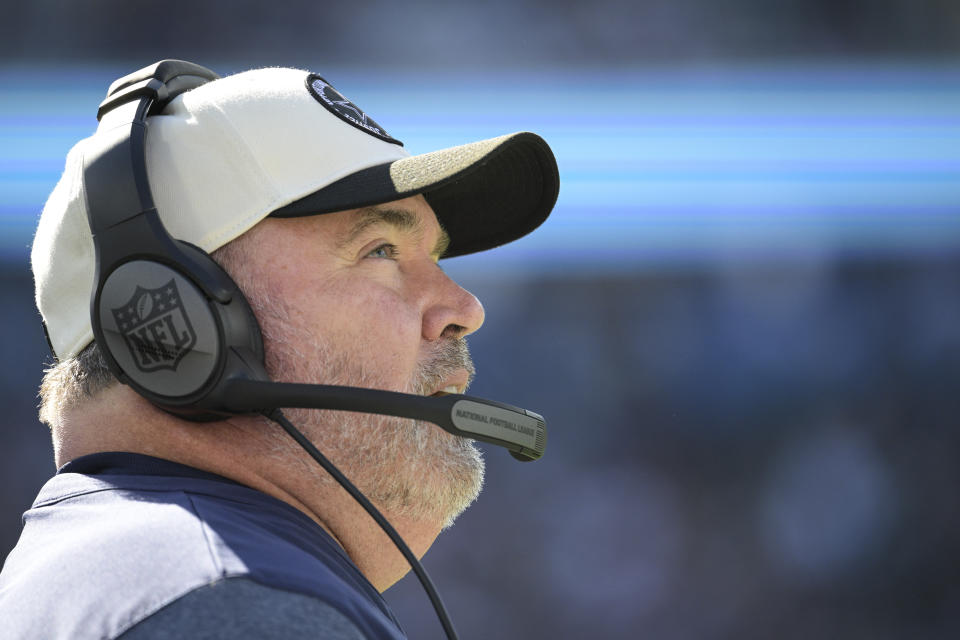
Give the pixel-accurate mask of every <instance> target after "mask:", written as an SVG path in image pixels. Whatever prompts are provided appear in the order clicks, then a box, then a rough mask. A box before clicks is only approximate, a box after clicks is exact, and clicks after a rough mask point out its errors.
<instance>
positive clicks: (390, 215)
mask: <svg viewBox="0 0 960 640" xmlns="http://www.w3.org/2000/svg"><path fill="white" fill-rule="evenodd" d="M358 214H359V217H358V219H357V221H356V222H355V223H354V224H353V226H352V227H350V229H349V230H348V231H347V232H346V233H345V234H344V235H343V237H342V239H341V240H340V242H339V244H340V246H346V245H348V244H350V243H351V242H353V241H354V240H356V239H357V238H358V237H359V236H360V235H361V234H362V233H363V232H364V231H366V230H367V229H369V228H370V227H373V226H376V225H379V224H386V225H389V226H391V227H394V228H395V229H397V230H398V231H401V232H403V233H409V234H411V235H413V236H415V237H417V238H422V237H423V233H424V227H423V221H422V220H421V219H420V217H418V216H417V215H416V214H414V213H413V212H411V211H408V210H406V209H395V208H391V207H382V206H373V207H364V208H363V209H360V210H359V211H358ZM449 246H450V236H449V235H448V234H447V231H446V230H445V229H444V228H443V227H440V235H439V236H438V237H437V242H436V244H434V246H433V251H431V252H430V255H431V256H433V257H435V258H436V259H438V260H439V259H440V258H442V257H443V254H444V253H446V252H447V248H448V247H449Z"/></svg>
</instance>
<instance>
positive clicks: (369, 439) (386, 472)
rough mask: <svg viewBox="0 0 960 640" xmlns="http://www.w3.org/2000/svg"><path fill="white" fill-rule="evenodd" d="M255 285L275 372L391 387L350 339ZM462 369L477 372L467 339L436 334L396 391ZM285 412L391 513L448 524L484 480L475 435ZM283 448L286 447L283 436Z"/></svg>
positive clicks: (416, 390)
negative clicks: (295, 318) (333, 338)
mask: <svg viewBox="0 0 960 640" xmlns="http://www.w3.org/2000/svg"><path fill="white" fill-rule="evenodd" d="M250 293H251V292H250V290H249V288H248V291H247V298H248V300H249V301H250V304H251V306H252V307H253V309H254V311H255V312H256V314H257V317H258V319H259V321H260V325H261V328H262V330H263V336H264V344H265V348H266V365H267V371H268V373H269V374H270V376H271V378H272V379H274V380H278V381H283V382H307V383H313V384H332V385H344V386H354V387H365V388H371V389H383V388H386V387H385V381H383V380H380V379H378V377H377V372H376V371H368V370H366V369H365V368H364V366H363V364H362V363H358V362H356V361H355V360H356V358H355V357H353V358H352V357H351V353H350V351H351V350H350V348H349V347H350V345H333V344H328V343H325V342H324V341H322V340H320V339H319V338H318V337H317V336H315V335H313V334H312V333H311V332H309V331H308V330H306V329H305V328H304V327H301V326H297V325H295V324H294V323H293V322H291V320H290V316H291V314H289V313H288V312H287V310H286V307H285V305H284V304H283V303H282V302H280V301H278V300H275V299H271V297H270V295H269V293H266V292H264V291H260V292H257V293H255V294H254V295H250ZM460 369H466V370H467V371H468V372H469V373H470V377H471V378H472V377H473V374H474V366H473V362H472V360H471V359H470V353H469V351H468V349H467V344H466V341H465V340H464V339H462V338H460V339H444V340H442V341H438V342H437V343H436V344H435V346H434V348H433V352H432V353H431V354H430V355H429V357H428V359H427V360H426V361H425V362H423V363H421V364H420V365H419V367H418V369H417V372H416V374H415V376H414V378H413V379H412V380H410V381H409V383H408V385H407V388H406V389H397V391H403V392H405V393H413V394H417V395H424V394H425V393H429V392H431V391H433V390H434V389H436V388H437V386H438V385H439V384H441V382H442V381H443V380H444V379H445V378H446V377H447V376H448V375H451V374H452V373H454V372H456V371H458V370H460ZM285 413H286V414H287V416H288V418H289V419H290V420H291V422H293V424H294V425H296V426H297V427H298V428H299V429H300V430H301V431H303V433H304V434H305V435H306V436H307V437H308V438H309V439H310V440H311V442H313V443H314V445H315V446H316V447H317V448H318V449H320V451H321V452H323V453H324V455H326V456H327V457H329V458H330V459H331V460H332V461H333V462H334V464H336V465H337V466H338V467H339V468H340V469H341V471H343V473H344V474H346V476H347V477H348V478H349V479H350V480H351V481H352V482H353V483H354V484H356V485H357V487H358V488H359V489H360V490H361V491H362V492H363V493H364V495H366V496H367V497H368V498H369V499H370V500H372V501H373V502H374V504H376V505H377V507H378V508H379V509H380V510H381V511H383V512H384V513H385V515H387V517H388V518H389V517H390V516H400V517H404V518H410V519H413V520H417V521H425V522H434V523H438V524H440V526H441V527H442V528H444V529H446V528H448V527H450V526H451V525H452V524H453V522H454V521H455V520H456V518H457V517H458V516H459V515H460V514H461V513H463V512H464V511H465V510H466V508H467V507H468V506H470V504H471V503H472V502H473V501H474V500H476V498H477V496H479V495H480V491H481V489H482V488H483V478H484V460H483V457H482V455H481V452H480V450H479V449H477V447H476V445H475V444H474V441H473V440H470V439H466V438H461V437H457V436H453V435H451V434H449V433H447V432H445V431H443V430H442V429H441V428H440V427H438V426H436V425H434V424H432V423H429V422H423V421H419V420H410V419H407V418H397V417H392V416H381V415H374V414H364V413H354V412H344V411H319V410H314V409H289V410H286V411H285ZM271 427H272V428H276V426H275V425H271ZM280 435H283V436H284V437H286V436H285V434H282V433H280ZM280 448H284V449H285V448H286V447H285V446H282V445H279V443H278V447H277V449H280ZM279 453H280V451H279V450H277V451H275V454H279ZM298 459H300V460H302V461H303V463H304V465H303V468H302V471H303V472H305V473H309V474H311V475H315V476H318V477H322V478H323V481H324V482H326V483H333V482H334V480H333V479H332V478H330V477H329V476H327V475H326V474H324V473H322V472H321V471H320V470H319V468H318V467H317V466H316V464H315V463H314V462H313V461H312V460H305V459H303V458H302V457H300V458H298Z"/></svg>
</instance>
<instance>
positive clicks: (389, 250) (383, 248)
mask: <svg viewBox="0 0 960 640" xmlns="http://www.w3.org/2000/svg"><path fill="white" fill-rule="evenodd" d="M367 257H368V258H383V259H387V260H393V259H394V258H396V257H397V245H395V244H390V243H385V244H381V245H380V246H378V247H377V248H376V249H374V250H373V251H371V252H370V253H368V254H367Z"/></svg>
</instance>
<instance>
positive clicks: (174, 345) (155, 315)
mask: <svg viewBox="0 0 960 640" xmlns="http://www.w3.org/2000/svg"><path fill="white" fill-rule="evenodd" d="M111 311H112V312H113V318H114V320H116V322H117V329H118V330H119V332H120V333H121V334H122V335H123V339H124V340H125V341H126V343H127V347H128V348H129V349H130V355H131V356H132V357H133V361H134V363H135V364H136V365H137V368H138V369H140V370H141V371H145V372H151V371H158V370H160V369H169V370H171V371H175V370H176V368H177V365H179V364H180V360H182V359H183V356H185V355H186V354H187V352H188V351H190V349H192V348H193V346H194V344H196V342H197V334H196V333H195V332H194V330H193V327H192V326H191V325H190V318H188V317H187V314H186V313H185V312H184V310H183V303H182V302H181V300H180V294H179V292H178V291H177V284H176V282H174V281H173V279H172V278H171V280H170V282H168V283H167V284H165V285H163V286H162V287H159V288H157V289H144V288H143V287H141V286H139V285H138V286H137V290H136V291H134V292H133V296H132V297H131V298H130V300H129V301H128V302H127V303H126V304H125V305H123V306H121V307H119V308H116V309H111Z"/></svg>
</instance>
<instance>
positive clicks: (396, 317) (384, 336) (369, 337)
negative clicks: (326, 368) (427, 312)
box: [298, 282, 422, 385]
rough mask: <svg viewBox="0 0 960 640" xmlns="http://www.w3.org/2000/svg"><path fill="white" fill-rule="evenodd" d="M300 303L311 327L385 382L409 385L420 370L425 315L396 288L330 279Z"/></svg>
mask: <svg viewBox="0 0 960 640" xmlns="http://www.w3.org/2000/svg"><path fill="white" fill-rule="evenodd" d="M298 307H299V311H300V313H301V314H303V317H302V318H300V319H299V320H300V321H302V322H305V323H306V326H309V327H311V331H313V332H314V333H315V334H316V335H319V336H321V337H322V338H323V341H324V342H326V343H327V344H331V345H333V346H334V348H336V349H338V350H342V351H344V352H346V353H347V354H348V355H349V357H350V358H352V359H355V360H356V364H358V365H363V369H364V370H365V371H367V372H369V373H371V374H375V375H377V377H381V378H385V379H384V381H383V382H384V383H386V384H388V385H389V384H390V383H391V382H396V383H405V382H406V381H407V380H408V379H409V377H410V375H411V372H412V371H413V370H414V369H415V367H416V365H417V360H418V353H419V349H420V343H421V330H422V328H421V318H420V314H419V312H418V310H417V309H416V308H415V307H414V306H413V305H411V304H408V303H407V302H406V301H405V300H404V299H403V298H402V297H401V296H399V295H398V294H397V293H396V292H395V291H393V290H390V289H388V288H384V287H379V286H371V284H370V283H369V282H364V283H362V284H360V283H355V282H354V283H351V282H342V283H333V284H331V283H327V285H326V286H324V287H323V288H322V289H320V290H318V291H315V293H314V295H306V296H303V298H302V299H301V304H300V305H298Z"/></svg>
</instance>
